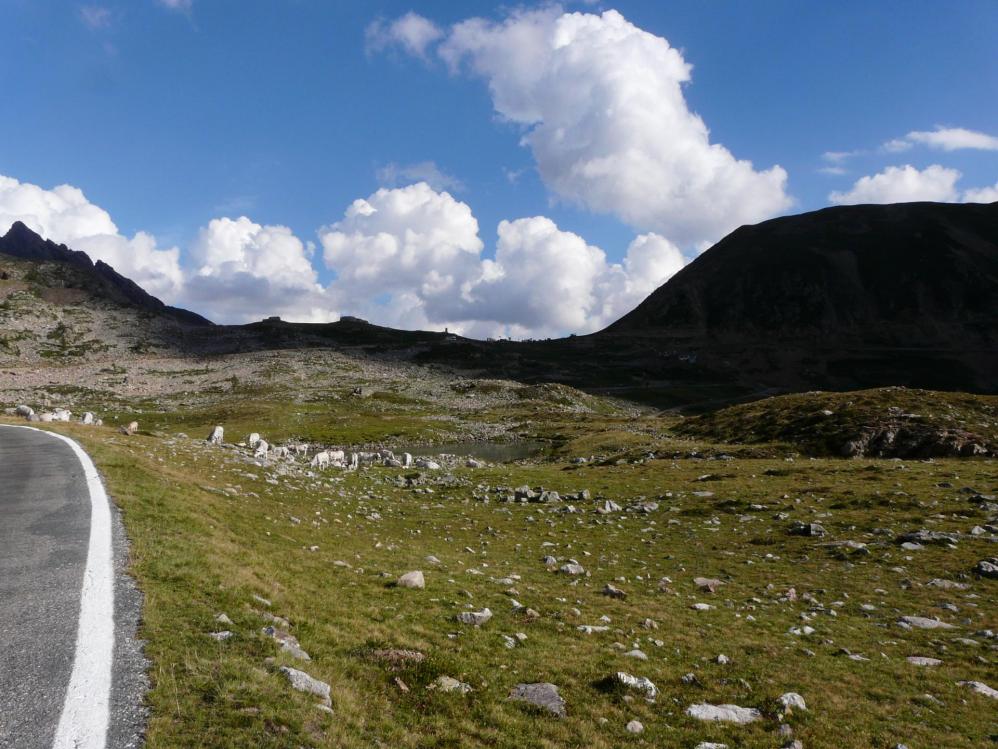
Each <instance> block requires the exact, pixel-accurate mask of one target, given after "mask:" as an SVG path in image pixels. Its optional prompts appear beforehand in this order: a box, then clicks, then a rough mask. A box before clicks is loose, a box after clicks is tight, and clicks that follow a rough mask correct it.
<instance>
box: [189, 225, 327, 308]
mask: <svg viewBox="0 0 998 749" xmlns="http://www.w3.org/2000/svg"><path fill="white" fill-rule="evenodd" d="M313 252H314V247H313V245H312V244H311V243H305V242H302V241H301V240H300V239H299V238H298V237H296V236H295V235H294V233H292V231H291V229H289V228H288V227H286V226H263V225H260V224H257V223H254V222H253V221H251V220H250V219H248V218H246V217H245V216H241V217H239V218H237V219H231V218H217V219H213V220H212V221H210V222H209V223H208V226H206V227H203V228H202V229H201V231H200V232H199V233H198V236H197V239H196V240H195V241H194V242H193V244H192V245H191V247H190V250H189V256H190V261H191V262H192V263H193V267H192V268H191V269H190V271H191V272H190V273H189V274H188V277H187V281H186V284H185V286H184V290H183V293H182V295H181V300H180V301H181V302H182V303H184V304H189V305H191V306H193V307H195V308H196V309H197V310H198V311H199V312H202V313H204V314H205V315H206V316H207V317H209V318H210V319H212V320H216V321H220V322H249V321H253V320H260V319H262V318H264V317H267V316H269V315H281V316H282V317H284V318H285V319H288V320H295V321H300V322H331V321H334V320H336V319H337V316H338V315H337V313H336V311H335V310H334V309H333V306H332V300H331V298H330V296H329V295H328V294H326V292H325V290H324V289H323V287H322V285H321V284H320V283H319V282H318V274H317V273H316V270H315V268H314V267H313V265H312V261H311V257H312V254H313Z"/></svg>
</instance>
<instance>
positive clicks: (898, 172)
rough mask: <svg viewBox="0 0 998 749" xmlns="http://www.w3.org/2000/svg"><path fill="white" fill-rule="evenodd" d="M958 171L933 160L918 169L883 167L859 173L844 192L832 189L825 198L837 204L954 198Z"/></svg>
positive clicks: (958, 176)
mask: <svg viewBox="0 0 998 749" xmlns="http://www.w3.org/2000/svg"><path fill="white" fill-rule="evenodd" d="M959 179H960V172H959V171H957V170H956V169H947V168H946V167H943V166H940V165H939V164H933V165H932V166H929V167H926V168H925V169H922V170H919V169H916V168H915V167H913V166H911V165H910V164H906V165H905V166H889V167H887V168H886V169H884V171H882V172H880V173H878V174H874V175H869V176H866V177H860V178H859V179H858V180H856V182H855V184H853V186H852V189H850V190H848V191H847V192H833V193H831V194H830V195H829V196H828V199H829V200H830V201H832V202H833V203H838V204H840V205H853V204H857V203H904V202H909V201H918V200H932V201H940V202H949V201H954V200H956V199H957V197H958V192H957V189H956V183H957V180H959Z"/></svg>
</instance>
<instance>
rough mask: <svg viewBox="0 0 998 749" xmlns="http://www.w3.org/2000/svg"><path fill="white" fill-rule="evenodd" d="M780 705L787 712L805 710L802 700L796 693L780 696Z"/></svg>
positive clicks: (805, 706)
mask: <svg viewBox="0 0 998 749" xmlns="http://www.w3.org/2000/svg"><path fill="white" fill-rule="evenodd" d="M780 704H781V705H783V707H784V708H786V709H788V710H807V705H806V704H805V703H804V698H803V697H801V696H800V695H799V694H797V692H786V693H785V694H781V695H780Z"/></svg>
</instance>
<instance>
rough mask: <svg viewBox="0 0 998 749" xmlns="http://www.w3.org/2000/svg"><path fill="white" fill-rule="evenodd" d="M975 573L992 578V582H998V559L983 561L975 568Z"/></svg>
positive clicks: (992, 558)
mask: <svg viewBox="0 0 998 749" xmlns="http://www.w3.org/2000/svg"><path fill="white" fill-rule="evenodd" d="M974 572H976V573H977V574H978V575H980V576H981V577H987V578H991V579H992V580H998V557H990V558H988V559H982V560H981V561H980V562H978V563H977V565H976V566H975V567H974Z"/></svg>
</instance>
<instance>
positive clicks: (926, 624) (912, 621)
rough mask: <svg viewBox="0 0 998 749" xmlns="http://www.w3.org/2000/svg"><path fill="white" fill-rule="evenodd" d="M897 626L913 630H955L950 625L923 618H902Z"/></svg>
mask: <svg viewBox="0 0 998 749" xmlns="http://www.w3.org/2000/svg"><path fill="white" fill-rule="evenodd" d="M898 624H900V625H901V626H902V627H914V628H915V629H956V627H954V626H953V625H952V624H949V623H947V622H942V621H939V620H938V619H929V618H927V617H924V616H902V617H901V618H900V619H898Z"/></svg>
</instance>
